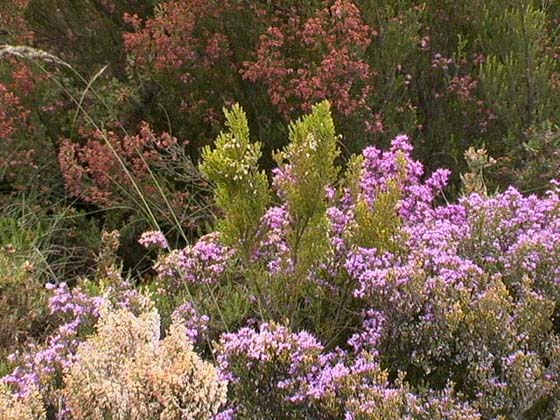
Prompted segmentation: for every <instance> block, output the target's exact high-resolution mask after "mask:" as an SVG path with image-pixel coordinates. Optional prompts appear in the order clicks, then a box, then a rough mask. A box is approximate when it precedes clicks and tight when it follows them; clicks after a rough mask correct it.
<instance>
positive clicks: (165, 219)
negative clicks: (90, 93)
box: [59, 123, 210, 239]
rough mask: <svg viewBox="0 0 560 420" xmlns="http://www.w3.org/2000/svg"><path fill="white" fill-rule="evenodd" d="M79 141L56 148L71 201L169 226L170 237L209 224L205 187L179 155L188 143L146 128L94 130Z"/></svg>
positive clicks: (64, 142)
mask: <svg viewBox="0 0 560 420" xmlns="http://www.w3.org/2000/svg"><path fill="white" fill-rule="evenodd" d="M82 136H83V137H84V138H85V139H87V140H86V142H85V143H84V144H80V143H78V142H74V141H71V140H69V139H67V140H64V141H63V142H62V144H61V146H60V152H59V161H60V168H61V171H62V175H63V177H64V181H65V186H66V189H67V190H68V192H69V193H70V194H71V195H72V196H74V197H76V198H78V199H80V200H82V201H84V202H86V203H91V204H95V205H98V206H99V207H101V208H106V209H111V208H115V209H117V210H120V211H121V212H125V213H126V212H128V213H133V214H136V216H137V217H139V218H140V220H146V221H147V222H148V223H150V224H152V225H155V226H158V227H159V225H160V224H161V225H162V226H169V227H173V226H174V227H175V229H176V230H178V232H176V233H175V235H176V236H180V235H181V234H182V235H183V236H185V232H189V231H190V232H192V231H196V229H197V227H198V226H199V225H200V224H202V223H203V222H204V221H207V220H209V218H210V215H209V212H208V207H209V206H210V202H209V198H208V197H207V195H208V194H207V190H208V187H207V183H206V182H205V180H203V179H202V177H201V176H200V175H199V174H198V172H197V171H196V168H194V166H193V164H192V162H191V160H190V158H189V157H188V156H187V155H186V154H185V152H184V149H185V146H186V144H187V143H188V142H179V140H177V139H176V138H175V137H172V136H171V135H169V134H168V133H165V132H164V133H162V134H156V133H154V131H153V130H152V129H151V128H150V126H149V125H148V124H146V123H143V124H142V125H141V126H140V128H139V133H138V134H137V135H124V136H120V135H118V134H117V133H115V132H114V131H109V130H100V129H97V130H94V131H93V132H90V131H85V132H83V133H82ZM171 175H172V176H173V179H171V178H170V176H171ZM185 239H186V238H185Z"/></svg>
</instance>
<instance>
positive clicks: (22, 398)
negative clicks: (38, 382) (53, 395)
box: [0, 382, 47, 420]
mask: <svg viewBox="0 0 560 420" xmlns="http://www.w3.org/2000/svg"><path fill="white" fill-rule="evenodd" d="M46 418H47V415H46V412H45V408H44V405H43V401H42V398H41V394H39V392H38V391H37V390H34V391H32V392H29V393H28V394H26V395H17V394H14V393H12V391H11V390H10V389H9V388H8V387H7V386H6V385H5V384H3V383H1V382H0V420H46Z"/></svg>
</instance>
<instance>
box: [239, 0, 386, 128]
mask: <svg viewBox="0 0 560 420" xmlns="http://www.w3.org/2000/svg"><path fill="white" fill-rule="evenodd" d="M322 3H323V4H322V6H321V7H320V8H318V9H316V10H315V11H314V13H312V15H311V16H310V17H309V18H305V17H304V16H302V13H301V11H299V10H297V9H296V8H295V7H292V8H289V9H287V10H283V9H277V10H276V11H273V12H271V13H268V14H265V15H264V17H263V18H264V19H267V20H268V22H269V24H270V26H269V27H268V29H267V31H266V33H264V34H263V35H261V37H260V40H259V44H258V47H257V50H256V52H255V59H254V60H253V61H246V62H245V63H244V68H243V71H242V74H243V77H244V78H245V79H247V80H250V81H252V82H261V83H263V84H265V85H266V87H267V90H268V94H269V96H270V100H271V102H272V103H273V104H274V105H276V106H277V107H278V110H279V111H280V112H281V113H282V114H283V115H284V116H285V117H287V116H289V115H290V113H292V112H293V111H302V110H303V111H309V110H310V109H311V106H312V105H313V103H315V102H317V101H319V100H322V99H326V98H328V99H329V100H330V101H331V103H332V104H333V106H334V108H335V109H336V110H337V111H338V112H339V113H341V114H342V115H349V114H352V113H354V112H355V111H357V110H360V109H367V108H368V107H367V96H368V94H369V92H370V90H371V86H370V85H369V84H368V82H369V81H370V78H371V76H372V69H371V68H370V65H369V64H368V63H367V61H366V60H365V56H364V53H365V50H366V49H367V47H368V46H369V44H370V42H371V37H372V36H373V35H375V31H374V30H373V29H372V28H370V27H369V26H368V25H366V24H365V23H364V22H363V20H362V18H361V15H360V10H359V9H358V7H357V6H356V5H355V4H354V3H353V2H352V1H349V0H336V1H335V2H334V3H333V2H330V1H324V2H322Z"/></svg>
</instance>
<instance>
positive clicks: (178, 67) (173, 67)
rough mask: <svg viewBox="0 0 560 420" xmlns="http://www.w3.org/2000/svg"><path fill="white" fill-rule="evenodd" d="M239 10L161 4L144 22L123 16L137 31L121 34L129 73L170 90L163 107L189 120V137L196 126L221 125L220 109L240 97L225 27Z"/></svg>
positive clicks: (228, 5)
mask: <svg viewBox="0 0 560 420" xmlns="http://www.w3.org/2000/svg"><path fill="white" fill-rule="evenodd" d="M239 9H240V6H237V5H234V4H233V2H230V1H210V2H209V1H203V0H188V1H170V2H167V3H163V4H161V5H159V6H158V7H157V8H156V12H155V15H154V16H153V17H152V18H149V19H146V20H143V19H141V18H140V17H139V16H138V15H129V14H125V21H126V22H128V23H129V24H130V25H131V26H132V28H133V30H134V32H129V33H125V34H124V35H123V38H124V45H125V48H126V51H127V52H128V54H129V56H130V58H131V62H132V67H131V70H132V71H133V73H136V74H137V75H139V78H140V80H141V81H143V82H146V79H147V78H149V77H152V78H153V79H154V80H155V81H156V85H158V86H160V87H161V86H164V87H165V88H167V89H166V92H165V98H164V99H163V100H162V102H163V106H164V107H165V108H166V110H167V112H169V113H171V114H172V115H173V113H174V112H175V111H179V113H181V114H186V115H188V116H189V118H188V120H189V121H186V122H185V123H186V124H187V125H190V126H191V127H189V135H191V134H192V128H193V125H195V126H196V125H197V124H200V123H202V124H206V125H208V124H210V125H211V124H213V123H216V122H217V121H219V120H218V118H219V115H220V110H221V108H222V107H223V106H224V104H226V103H229V102H231V101H232V100H233V98H234V97H235V96H236V95H235V92H234V91H233V90H234V89H235V84H236V82H235V80H236V79H238V78H239V77H238V72H237V69H236V66H235V64H234V63H233V61H232V55H233V51H232V49H231V46H230V39H229V36H228V35H227V29H226V25H227V23H228V15H229V14H231V13H235V12H236V10H239ZM230 20H231V19H230ZM177 119H184V116H183V117H181V116H179V117H178V118H177ZM177 119H174V121H176V120H177ZM196 128H199V126H198V127H196Z"/></svg>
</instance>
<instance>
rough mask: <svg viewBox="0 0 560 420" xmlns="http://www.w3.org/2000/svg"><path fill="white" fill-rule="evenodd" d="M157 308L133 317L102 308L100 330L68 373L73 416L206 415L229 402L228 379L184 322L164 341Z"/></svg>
mask: <svg viewBox="0 0 560 420" xmlns="http://www.w3.org/2000/svg"><path fill="white" fill-rule="evenodd" d="M159 332H160V318H159V315H158V313H157V311H155V310H151V311H148V312H145V313H142V314H140V315H139V316H135V315H134V314H133V313H131V312H129V311H126V310H113V309H110V308H104V309H103V311H102V314H101V318H100V320H99V322H98V327H97V333H96V334H95V335H93V336H92V337H90V338H89V339H88V340H86V341H85V342H84V343H83V344H81V345H80V347H79V348H78V351H77V361H76V363H74V364H73V365H72V367H71V368H70V369H69V370H68V371H67V372H66V374H65V378H64V381H65V395H66V398H67V401H68V406H69V408H70V410H71V412H72V415H73V416H74V418H75V419H92V420H95V419H99V420H103V419H106V418H111V419H123V420H124V419H127V420H135V419H138V420H140V419H162V420H179V419H181V420H183V419H184V420H191V419H192V420H204V419H210V418H211V417H212V416H213V415H215V414H216V413H217V411H218V409H219V407H220V406H221V405H222V403H223V402H224V401H225V396H226V384H225V383H224V382H221V381H220V380H219V379H218V374H217V371H216V369H215V368H214V367H213V366H212V365H211V364H210V363H208V362H205V361H204V360H202V359H201V358H200V357H199V356H198V355H197V354H196V353H195V352H194V351H193V346H192V343H191V342H190V341H189V340H188V338H187V334H186V330H185V328H184V327H183V326H181V325H178V324H173V325H172V326H171V327H170V330H169V334H168V335H167V336H166V337H165V338H164V339H163V340H160V334H159Z"/></svg>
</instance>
